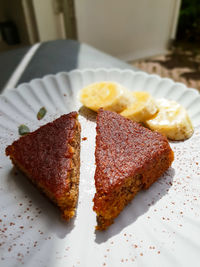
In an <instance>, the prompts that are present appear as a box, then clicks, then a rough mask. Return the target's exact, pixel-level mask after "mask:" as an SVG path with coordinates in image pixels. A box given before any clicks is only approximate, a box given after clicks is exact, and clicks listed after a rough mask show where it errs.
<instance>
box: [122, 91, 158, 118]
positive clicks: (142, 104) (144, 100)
mask: <svg viewBox="0 0 200 267" xmlns="http://www.w3.org/2000/svg"><path fill="white" fill-rule="evenodd" d="M132 94H133V96H134V98H135V101H134V102H133V103H132V105H130V106H129V107H128V108H127V109H125V110H123V111H122V112H121V113H120V114H121V115H122V116H124V117H126V118H129V119H131V120H134V121H137V122H145V121H146V120H148V119H150V118H151V117H152V116H153V115H154V114H155V113H156V112H157V111H158V109H157V106H156V102H155V100H154V99H153V97H152V96H151V95H150V94H149V93H148V92H143V91H141V92H133V93H132Z"/></svg>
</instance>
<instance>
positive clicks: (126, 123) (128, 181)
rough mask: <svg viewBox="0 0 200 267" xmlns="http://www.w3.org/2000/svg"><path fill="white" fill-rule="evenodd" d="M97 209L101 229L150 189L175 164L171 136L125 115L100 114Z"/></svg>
mask: <svg viewBox="0 0 200 267" xmlns="http://www.w3.org/2000/svg"><path fill="white" fill-rule="evenodd" d="M96 131H97V136H96V150H95V159H96V171H95V186H96V194H95V196H94V200H93V201H94V207H93V209H94V211H95V212H96V213H97V227H96V229H97V230H104V229H106V228H107V227H108V226H109V225H110V224H112V223H113V220H114V218H115V217H117V216H118V215H119V213H120V212H121V211H122V210H123V208H124V206H125V205H126V204H127V203H129V202H130V201H131V200H132V199H133V198H134V196H135V195H136V194H137V193H138V192H139V191H140V190H141V189H148V188H149V187H150V186H151V184H152V183H154V182H155V181H156V180H157V179H158V178H159V177H160V176H161V175H162V174H163V173H164V172H165V171H166V170H167V169H168V168H169V166H170V165H171V163H172V161H173V159H174V154H173V151H172V150H171V148H170V146H169V143H168V141H167V138H166V137H164V136H163V135H162V134H160V133H157V132H152V131H151V130H149V129H147V128H145V127H143V126H141V125H140V124H139V123H136V122H133V121H131V120H129V119H126V118H124V117H122V116H121V115H119V114H117V113H115V112H111V111H105V110H103V109H100V110H99V112H98V115H97V127H96Z"/></svg>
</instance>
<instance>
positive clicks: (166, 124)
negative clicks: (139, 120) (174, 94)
mask: <svg viewBox="0 0 200 267" xmlns="http://www.w3.org/2000/svg"><path fill="white" fill-rule="evenodd" d="M156 103H157V106H158V109H159V111H158V113H157V114H156V115H155V116H154V117H153V118H152V119H150V120H147V121H146V125H147V126H148V127H149V128H150V129H151V130H156V131H158V132H160V133H163V134H164V135H166V137H167V138H169V139H171V140H177V141H178V140H184V139H187V138H189V137H191V136H192V134H193V132H194V129H193V125H192V122H191V120H190V118H189V116H188V113H187V111H186V109H185V108H184V107H183V106H181V105H180V104H178V103H177V102H175V101H172V100H167V99H157V100H156Z"/></svg>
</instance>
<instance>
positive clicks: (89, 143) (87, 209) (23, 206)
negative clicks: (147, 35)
mask: <svg viewBox="0 0 200 267" xmlns="http://www.w3.org/2000/svg"><path fill="white" fill-rule="evenodd" d="M101 80H111V81H117V82H119V83H121V84H123V85H125V86H126V87H127V88H129V89H130V90H147V91H149V92H150V93H151V94H152V95H153V96H154V97H166V98H169V99H174V100H176V101H178V102H180V103H181V104H182V105H184V106H185V107H186V108H187V109H188V112H189V114H190V116H191V119H192V121H193V123H194V125H195V133H194V135H193V137H192V138H190V139H189V140H186V141H184V142H171V146H172V148H173V150H174V152H175V161H174V163H173V165H172V168H170V169H169V170H168V171H167V172H166V173H165V175H164V176H163V177H162V178H161V179H159V181H158V182H156V183H155V184H154V185H153V186H152V187H151V188H150V189H149V190H147V191H143V192H141V193H139V194H138V195H137V196H136V198H135V199H134V200H133V201H132V203H131V204H130V205H128V206H127V207H126V208H125V209H124V211H123V212H121V214H120V216H119V217H118V218H117V219H116V220H115V223H114V224H113V225H112V226H111V227H110V228H109V229H108V230H107V231H105V232H95V231H94V227H95V224H96V217H95V213H94V212H93V211H92V199H93V195H94V192H95V188H94V178H93V177H94V171H95V165H94V161H95V159H94V148H95V134H96V133H95V126H96V125H95V121H94V114H93V113H92V112H86V111H85V109H81V110H80V116H79V120H80V122H81V125H82V137H87V140H85V141H82V144H81V177H80V197H79V202H78V207H77V216H76V217H75V218H74V219H73V220H72V221H71V222H69V223H66V222H64V221H62V220H61V218H60V213H59V211H58V209H57V208H56V207H55V206H54V205H52V204H51V203H50V202H49V201H48V200H47V199H46V198H45V197H44V196H43V195H41V194H40V193H39V192H38V191H37V189H36V188H35V187H34V186H32V184H31V183H29V182H28V181H27V179H26V178H25V177H24V176H23V175H21V174H19V173H17V172H16V170H15V169H14V168H13V167H12V164H11V162H10V160H9V159H8V158H7V157H6V156H5V154H4V150H5V147H6V146H7V145H8V144H11V142H12V141H13V140H15V139H17V138H18V137H19V136H18V126H19V125H20V124H22V123H23V124H26V125H28V126H29V128H30V129H31V130H35V129H36V128H38V127H39V126H40V125H42V124H45V123H46V122H48V121H51V120H53V119H55V118H57V117H58V116H59V115H60V114H63V113H68V112H70V111H73V110H79V109H80V107H81V104H80V103H79V102H78V99H77V93H78V91H79V90H80V89H81V88H82V87H83V86H85V85H87V84H89V83H92V82H95V81H101ZM42 106H45V107H46V109H47V111H48V112H47V115H46V116H45V117H44V118H43V119H42V120H41V121H38V120H37V119H36V114H37V112H38V110H39V109H40V108H41V107H42ZM199 126H200V96H199V94H198V93H197V91H195V90H194V89H188V88H186V87H185V86H184V85H183V84H179V83H174V82H173V81H172V80H169V79H162V78H160V77H158V76H156V75H147V74H145V73H142V72H133V71H130V70H123V71H122V70H117V69H112V70H105V69H99V70H95V71H94V70H85V71H78V70H76V71H72V72H70V73H60V74H58V75H55V76H52V75H49V76H46V77H45V78H43V79H37V80H33V81H32V82H30V83H29V84H23V85H20V86H19V87H18V89H17V90H16V89H15V90H11V91H10V92H7V93H5V95H4V96H1V97H0V153H1V155H0V179H1V180H0V266H1V267H4V266H6V267H8V266H12V267H14V266H20V265H21V264H22V265H24V266H31V267H35V266H37V267H43V266H48V267H55V266H56V267H62V266H63V267H64V266H69V267H71V266H83V267H96V266H97V267H100V266H109V267H110V266H113V267H117V266H198V265H199V258H200V256H199V251H200V238H199V236H200V169H199V164H200V161H199V159H200V156H199V151H200V136H199V135H200V131H199V129H200V128H199Z"/></svg>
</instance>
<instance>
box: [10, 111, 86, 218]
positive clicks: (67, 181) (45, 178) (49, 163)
mask: <svg viewBox="0 0 200 267" xmlns="http://www.w3.org/2000/svg"><path fill="white" fill-rule="evenodd" d="M77 117H78V114H77V112H71V113H69V114H66V115H63V116H61V117H60V118H58V119H56V120H55V121H53V122H50V123H47V124H46V125H44V126H42V127H40V128H39V129H37V130H36V131H34V132H32V133H29V134H27V135H25V136H23V137H21V138H19V139H18V140H17V141H14V142H13V144H12V145H9V146H8V147H7V148H6V155H7V156H10V159H11V160H12V162H13V164H14V165H16V167H18V168H19V169H20V170H21V171H22V172H23V173H25V174H26V175H27V176H28V178H29V179H30V180H31V181H32V182H33V183H34V184H35V185H36V186H37V187H38V188H40V189H41V190H42V191H43V192H44V193H45V194H46V195H47V196H48V197H49V198H50V199H51V200H52V201H53V202H54V203H55V204H56V205H57V206H58V207H59V208H60V210H61V211H62V214H63V218H64V219H66V220H69V219H70V218H72V217H73V216H74V215H75V210H76V204H77V199H78V192H79V172H80V171H79V170H80V131H81V128H80V124H79V122H78V120H77Z"/></svg>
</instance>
